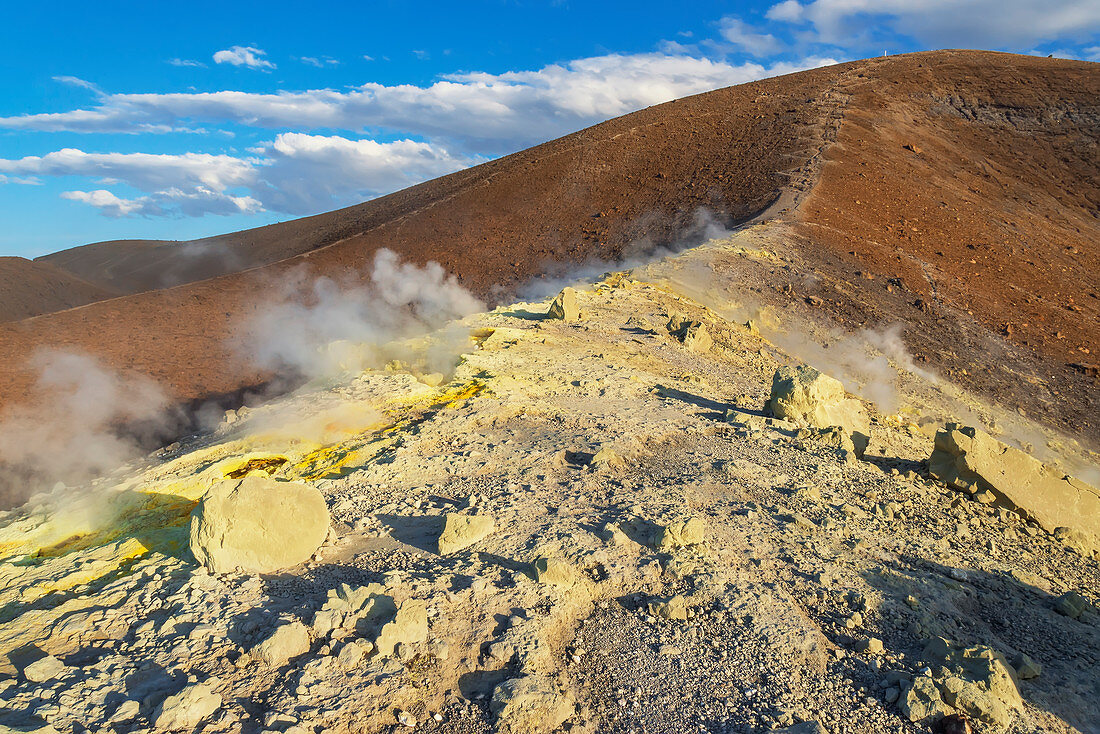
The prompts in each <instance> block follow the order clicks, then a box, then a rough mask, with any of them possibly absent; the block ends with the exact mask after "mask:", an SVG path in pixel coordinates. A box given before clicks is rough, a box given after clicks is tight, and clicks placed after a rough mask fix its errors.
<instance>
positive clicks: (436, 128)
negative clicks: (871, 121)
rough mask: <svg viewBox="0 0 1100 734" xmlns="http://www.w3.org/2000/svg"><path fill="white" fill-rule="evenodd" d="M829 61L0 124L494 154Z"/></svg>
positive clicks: (128, 101)
mask: <svg viewBox="0 0 1100 734" xmlns="http://www.w3.org/2000/svg"><path fill="white" fill-rule="evenodd" d="M826 63H833V61H832V59H823V58H808V59H805V60H803V61H801V62H792V63H783V64H774V65H771V66H764V65H762V64H759V63H745V64H738V65H733V64H730V63H727V62H725V61H716V60H711V59H706V58H699V57H694V56H687V55H683V54H665V53H647V54H633V55H622V54H609V55H605V56H595V57H590V58H585V59H577V60H574V61H570V62H568V63H565V64H552V65H550V66H546V67H543V68H542V69H539V70H537V71H513V72H506V73H503V74H488V73H480V72H475V73H466V74H453V75H448V76H446V77H444V78H443V79H441V80H440V81H438V82H436V83H434V84H431V85H429V86H423V87H422V86H415V85H412V84H401V85H394V86H387V85H383V84H376V83H369V84H364V85H362V86H360V87H357V88H355V89H352V90H350V91H336V90H331V89H315V90H308V91H303V92H277V93H273V94H253V93H248V92H235V91H225V92H208V93H197V94H179V93H172V94H114V95H109V96H106V97H104V98H103V100H102V102H101V104H100V105H99V106H97V107H95V108H92V109H87V110H74V111H72V112H62V113H48V114H38V115H22V116H18V117H7V118H0V128H9V129H25V130H53V131H57V130H72V131H80V132H132V131H134V130H135V129H138V128H140V129H142V130H144V131H154V130H161V131H167V130H172V129H176V128H178V127H180V126H181V125H182V124H184V122H185V121H187V122H193V121H199V120H201V121H205V122H211V123H236V124H240V125H246V126H250V127H260V128H268V129H279V128H282V129H292V130H299V131H307V130H316V129H319V128H324V129H336V130H351V131H357V132H358V131H362V130H365V129H378V128H383V129H389V130H398V131H401V132H402V133H403V134H405V135H410V136H418V137H426V138H429V139H443V140H447V141H452V142H454V141H458V142H459V143H461V145H462V146H464V147H466V148H468V149H470V150H472V151H474V152H476V153H483V154H498V153H501V152H506V151H511V150H517V149H519V148H523V147H526V146H528V145H531V144H534V143H539V142H543V141H545V140H549V139H551V138H554V137H557V136H559V135H563V134H565V133H568V132H572V131H574V130H577V129H580V128H583V127H586V126H588V125H592V124H594V123H596V122H600V121H602V120H605V119H607V118H609V117H615V116H617V115H622V114H625V113H627V112H631V111H633V110H637V109H641V108H643V107H647V106H650V105H654V104H659V103H661V102H667V101H669V100H672V99H676V98H678V97H683V96H685V95H689V94H696V93H699V92H705V91H708V90H711V89H717V88H719V87H725V86H730V85H734V84H741V83H743V82H747V81H752V80H754V79H760V78H762V77H766V76H771V75H775V74H781V73H786V72H787V71H791V70H795V69H800V68H810V67H813V66H819V65H822V64H826Z"/></svg>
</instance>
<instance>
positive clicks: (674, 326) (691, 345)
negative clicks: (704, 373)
mask: <svg viewBox="0 0 1100 734" xmlns="http://www.w3.org/2000/svg"><path fill="white" fill-rule="evenodd" d="M667 328H668V333H669V334H671V335H672V336H673V337H674V338H675V339H676V341H678V342H680V343H681V344H683V345H684V346H685V347H687V348H688V349H690V350H691V351H693V352H700V353H703V352H707V351H710V348H711V347H712V346H714V340H713V339H712V338H711V336H710V333H709V332H708V331H707V329H706V327H705V326H703V322H701V321H695V320H693V319H689V318H687V317H685V316H682V315H681V314H672V316H671V317H670V318H669V320H668V324H667Z"/></svg>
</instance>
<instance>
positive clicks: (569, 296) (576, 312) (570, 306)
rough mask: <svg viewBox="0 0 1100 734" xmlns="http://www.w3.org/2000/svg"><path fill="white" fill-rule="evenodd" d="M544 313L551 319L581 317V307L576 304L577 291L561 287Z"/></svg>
mask: <svg viewBox="0 0 1100 734" xmlns="http://www.w3.org/2000/svg"><path fill="white" fill-rule="evenodd" d="M546 315H547V316H548V317H550V318H552V319H561V320H562V321H576V320H577V319H579V318H580V317H581V309H580V307H579V306H578V305H577V292H576V291H575V290H573V289H572V288H563V289H562V291H561V293H559V294H558V296H557V298H555V299H554V301H553V303H551V304H550V310H549V311H547V312H546Z"/></svg>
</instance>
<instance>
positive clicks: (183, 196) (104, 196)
mask: <svg viewBox="0 0 1100 734" xmlns="http://www.w3.org/2000/svg"><path fill="white" fill-rule="evenodd" d="M61 198H63V199H69V200H70V201H78V202H80V203H82V204H89V205H91V206H94V207H95V208H97V209H99V213H100V214H102V215H104V216H106V217H112V218H120V217H137V216H140V217H169V216H181V217H198V216H203V215H205V214H221V215H231V214H252V213H254V212H258V211H262V210H263V207H262V206H261V204H260V202H259V201H257V200H256V199H254V198H252V197H251V196H231V195H229V194H225V193H221V192H218V191H211V190H210V189H207V188H205V187H202V186H199V187H196V188H194V189H192V190H190V191H182V190H180V189H175V188H171V189H165V190H164V191H156V192H154V193H152V194H148V195H146V196H139V197H136V198H133V199H123V198H120V197H118V196H115V195H114V194H113V193H111V192H110V191H107V190H105V189H98V190H96V191H64V192H62V193H61Z"/></svg>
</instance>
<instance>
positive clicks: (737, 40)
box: [718, 17, 783, 57]
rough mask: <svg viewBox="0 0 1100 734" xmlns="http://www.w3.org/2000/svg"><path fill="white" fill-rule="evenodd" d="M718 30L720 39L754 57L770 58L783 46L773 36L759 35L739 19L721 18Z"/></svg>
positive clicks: (767, 34) (768, 34)
mask: <svg viewBox="0 0 1100 734" xmlns="http://www.w3.org/2000/svg"><path fill="white" fill-rule="evenodd" d="M718 28H719V33H721V35H722V38H724V39H726V40H727V41H729V42H730V43H731V44H733V45H734V46H736V47H737V48H739V49H743V50H744V51H746V52H747V53H750V54H752V55H753V56H756V57H763V56H771V55H773V54H775V53H778V52H779V51H780V50H782V48H783V44H782V43H781V42H780V41H779V40H778V39H777V38H776V37H775V36H773V35H772V34H770V33H760V32H759V31H757V30H756V29H755V28H753V27H752V26H750V25H748V24H747V23H745V22H744V21H742V20H741V19H740V18H733V17H727V18H723V19H722V20H721V22H720V23H719V24H718Z"/></svg>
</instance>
